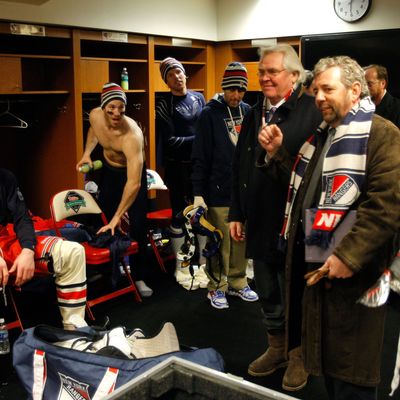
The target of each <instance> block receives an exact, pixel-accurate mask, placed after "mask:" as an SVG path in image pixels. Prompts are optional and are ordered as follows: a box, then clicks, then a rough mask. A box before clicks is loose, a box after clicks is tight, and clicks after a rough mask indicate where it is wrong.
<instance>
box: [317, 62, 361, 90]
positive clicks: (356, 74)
mask: <svg viewBox="0 0 400 400" xmlns="http://www.w3.org/2000/svg"><path fill="white" fill-rule="evenodd" d="M332 67H339V68H340V71H341V74H340V80H341V82H342V83H343V85H344V86H345V87H346V88H348V89H349V88H351V86H352V85H353V83H354V82H359V83H360V85H361V94H360V98H364V97H366V96H369V90H368V85H367V81H366V79H365V73H364V70H363V69H362V67H361V66H360V64H358V62H357V61H356V60H354V59H352V58H350V57H348V56H335V57H325V58H321V59H320V60H319V61H318V62H317V64H315V67H314V71H313V73H314V77H316V76H317V75H319V74H321V73H322V72H325V71H326V70H327V69H329V68H332Z"/></svg>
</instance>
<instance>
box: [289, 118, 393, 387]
mask: <svg viewBox="0 0 400 400" xmlns="http://www.w3.org/2000/svg"><path fill="white" fill-rule="evenodd" d="M399 154H400V131H399V129H397V128H396V127H395V126H394V125H393V124H392V123H390V122H389V121H387V120H385V119H383V118H381V117H380V116H377V115H375V116H374V117H373V121H372V127H371V132H370V137H369V141H368V148H367V166H366V180H365V185H364V187H363V188H362V189H361V195H360V197H359V199H358V201H357V203H356V204H355V205H354V207H353V208H355V209H357V218H356V222H355V224H354V226H353V227H352V229H351V231H350V232H349V233H348V234H347V235H346V236H345V237H344V238H343V239H342V240H341V242H340V243H339V244H338V245H337V246H336V248H335V250H334V254H335V255H336V256H337V257H339V258H340V259H341V260H342V261H343V262H344V263H345V264H346V265H348V266H349V267H350V268H351V270H352V271H353V272H354V275H353V276H352V277H351V278H347V279H334V280H331V281H329V284H327V280H322V281H320V282H319V283H318V284H316V285H314V286H311V287H306V288H305V290H304V294H303V315H302V348H303V356H304V361H305V367H306V369H307V371H308V372H310V373H312V374H314V375H320V374H327V375H330V376H332V377H334V378H338V379H341V380H343V381H347V382H350V383H353V384H356V385H363V386H376V385H377V384H378V383H379V381H380V358H381V350H382V342H383V331H384V318H385V309H386V307H385V306H381V307H378V308H368V307H366V306H364V305H361V304H359V303H357V299H359V297H360V296H361V295H362V294H363V293H364V292H365V291H366V290H367V289H368V288H370V287H371V286H372V285H373V284H374V283H375V282H376V280H377V279H378V278H379V276H380V275H381V273H382V272H383V270H384V268H386V267H388V266H389V265H390V263H391V260H392V259H393V256H394V254H395V252H396V251H397V249H398V241H397V236H398V235H397V232H398V231H399V227H400V186H399V182H400V157H399ZM308 177H309V176H308ZM308 183H309V182H308V181H307V174H306V175H305V176H304V179H303V185H302V187H301V188H300V189H299V191H298V193H297V196H299V197H301V196H302V192H304V191H305V190H304V188H307V185H308ZM296 204H297V208H299V207H301V202H297V203H296ZM296 214H297V215H300V214H299V210H298V209H297V210H296V209H295V210H292V215H296ZM299 223H300V218H295V219H292V224H291V226H290V230H289V235H288V241H287V258H286V266H285V274H286V275H285V279H286V299H287V302H286V318H287V324H288V327H289V329H288V332H289V334H290V331H291V330H290V325H291V324H292V323H293V321H294V320H296V319H298V317H299V316H298V315H294V313H293V310H294V308H293V304H294V303H293V301H291V296H294V295H295V293H294V290H293V289H294V287H295V286H296V285H293V283H294V279H301V278H299V277H298V276H297V275H296V271H299V270H300V271H303V270H304V268H305V263H304V258H303V259H301V258H300V257H299V254H300V253H301V252H299V248H300V247H304V244H300V243H299V241H298V239H299V235H298V232H299V228H300V227H299ZM300 229H301V228H300ZM295 277H296V278H295ZM289 341H290V337H289Z"/></svg>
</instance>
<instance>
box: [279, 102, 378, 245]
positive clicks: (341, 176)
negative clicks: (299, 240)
mask: <svg viewBox="0 0 400 400" xmlns="http://www.w3.org/2000/svg"><path fill="white" fill-rule="evenodd" d="M374 111H375V105H374V104H373V103H372V101H371V99H370V97H365V98H363V99H362V100H361V101H360V102H359V103H358V104H357V105H355V106H354V107H353V108H352V109H351V110H350V111H349V113H348V114H347V115H346V116H345V117H344V119H343V121H342V123H341V125H339V126H338V127H337V128H336V132H335V133H334V136H333V138H332V143H331V144H330V147H329V149H328V151H327V153H326V156H325V159H324V162H323V167H322V193H321V197H320V199H319V203H318V209H317V211H316V214H315V220H314V223H313V227H312V231H311V235H310V237H309V238H308V241H309V242H310V241H311V242H312V244H316V245H320V246H321V247H327V244H329V241H330V238H331V236H332V232H333V231H334V230H335V228H336V226H337V225H338V224H339V222H340V221H341V220H342V219H343V217H344V216H345V215H346V213H347V211H348V210H349V209H350V207H351V205H352V204H353V203H354V202H355V201H356V200H357V199H358V197H359V196H360V193H361V189H360V188H361V187H362V185H363V183H364V180H365V167H366V159H367V144H368V138H369V132H370V130H371V124H372V115H373V114H374ZM326 128H327V123H326V122H325V121H323V122H322V123H321V125H320V126H319V127H318V129H317V134H316V135H318V134H319V133H321V132H322V131H323V130H325V129H326ZM316 135H313V136H311V137H310V138H309V139H308V140H307V141H306V142H305V143H304V144H303V146H302V147H301V149H300V151H299V154H298V155H297V159H296V161H295V163H294V166H293V170H292V175H291V179H290V184H289V190H288V198H287V203H286V209H285V219H284V224H283V227H282V232H281V234H282V236H283V238H284V239H287V233H288V230H289V226H290V218H291V211H292V206H293V203H294V199H295V197H296V194H297V190H298V188H299V187H300V184H301V182H302V179H303V176H304V173H305V171H306V168H307V166H308V164H309V162H310V160H311V158H312V156H313V154H314V151H315V143H316ZM310 244H311V243H310Z"/></svg>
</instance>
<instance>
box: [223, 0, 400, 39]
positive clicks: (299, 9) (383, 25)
mask: <svg viewBox="0 0 400 400" xmlns="http://www.w3.org/2000/svg"><path fill="white" fill-rule="evenodd" d="M217 27H218V40H219V41H224V40H241V39H256V38H275V37H282V36H301V35H306V34H315V33H331V32H350V31H365V30H374V29H392V28H400V2H399V0H372V6H371V9H370V10H369V13H368V15H367V16H366V17H364V18H363V19H362V20H360V21H359V22H356V23H351V24H349V23H347V22H344V21H342V20H340V19H339V18H338V17H337V16H336V14H335V11H334V9H333V0H302V1H296V0H218V1H217Z"/></svg>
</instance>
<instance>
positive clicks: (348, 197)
mask: <svg viewBox="0 0 400 400" xmlns="http://www.w3.org/2000/svg"><path fill="white" fill-rule="evenodd" d="M358 193H359V190H358V186H357V183H356V182H355V180H354V179H353V178H351V177H350V176H349V175H331V176H327V177H326V193H325V205H328V204H331V205H332V204H337V203H339V204H340V205H347V204H352V203H353V202H354V200H355V199H356V197H357V194H358Z"/></svg>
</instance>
